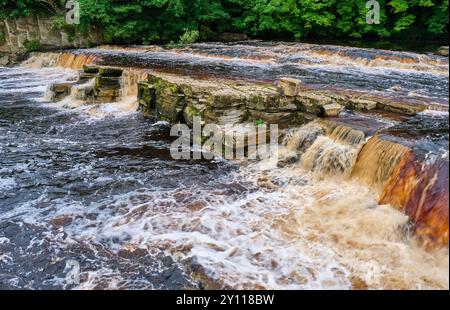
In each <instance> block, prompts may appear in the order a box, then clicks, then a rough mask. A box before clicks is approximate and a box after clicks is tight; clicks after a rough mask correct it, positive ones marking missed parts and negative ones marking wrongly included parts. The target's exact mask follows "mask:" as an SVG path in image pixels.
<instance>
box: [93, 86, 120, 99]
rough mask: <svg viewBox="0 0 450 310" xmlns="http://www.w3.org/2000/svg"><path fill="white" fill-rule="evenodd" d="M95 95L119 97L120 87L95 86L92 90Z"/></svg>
mask: <svg viewBox="0 0 450 310" xmlns="http://www.w3.org/2000/svg"><path fill="white" fill-rule="evenodd" d="M94 95H95V97H111V98H114V97H119V96H120V89H103V88H96V89H95V90H94Z"/></svg>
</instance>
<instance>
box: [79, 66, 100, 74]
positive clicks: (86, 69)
mask: <svg viewBox="0 0 450 310" xmlns="http://www.w3.org/2000/svg"><path fill="white" fill-rule="evenodd" d="M99 69H100V68H99V67H98V66H95V65H86V66H84V67H83V71H84V72H85V73H91V74H97V73H98V71H99Z"/></svg>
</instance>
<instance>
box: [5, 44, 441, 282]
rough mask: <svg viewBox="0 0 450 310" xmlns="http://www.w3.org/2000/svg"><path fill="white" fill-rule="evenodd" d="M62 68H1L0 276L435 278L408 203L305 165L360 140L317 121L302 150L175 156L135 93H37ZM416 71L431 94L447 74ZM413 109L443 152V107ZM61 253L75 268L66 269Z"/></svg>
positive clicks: (348, 150) (350, 152) (436, 262)
mask: <svg viewBox="0 0 450 310" xmlns="http://www.w3.org/2000/svg"><path fill="white" fill-rule="evenodd" d="M194 48H195V47H194ZM237 50H238V51H239V49H237ZM223 52H225V53H226V50H225V51H223ZM99 53H105V52H99ZM210 53H212V52H211V51H210ZM234 53H236V51H235V52H234ZM108 55H111V54H108ZM114 55H115V56H108V59H109V60H111V59H113V58H114V57H117V54H114ZM447 65H448V62H447ZM244 71H245V70H244ZM249 74H253V72H252V71H249ZM437 74H438V75H440V74H441V73H437ZM75 76H76V72H75V71H71V70H64V69H60V68H43V69H42V68H39V69H33V68H14V69H6V68H0V288H1V289H94V288H95V289H184V288H202V287H203V284H201V283H200V281H199V277H200V276H201V277H203V279H204V278H207V279H208V280H209V281H210V282H211V283H213V285H216V286H217V287H224V288H237V289H243V288H250V289H367V288H369V289H423V288H425V289H426V288H438V289H448V287H449V277H448V274H449V259H448V248H447V249H441V250H435V251H427V250H425V249H424V248H423V247H421V246H420V245H418V244H417V243H416V240H415V238H414V236H412V235H411V234H410V233H409V227H410V222H409V221H408V218H407V217H406V216H405V215H404V214H403V213H402V212H401V211H399V210H396V209H394V208H392V207H390V206H388V205H380V204H378V194H377V193H376V192H375V191H373V189H371V188H370V187H369V186H367V185H362V184H359V183H357V182H355V181H352V180H350V179H348V178H347V172H348V171H345V169H343V171H342V174H341V175H340V174H335V173H333V174H325V176H326V177H323V176H324V172H329V171H327V168H328V166H326V165H327V163H328V162H327V161H326V160H324V161H323V162H320V163H321V164H320V165H321V166H320V165H319V167H318V169H315V168H312V167H310V166H309V165H308V162H307V158H315V157H314V156H317V152H318V151H320V150H322V151H323V150H327V152H326V153H327V154H330V156H332V157H333V158H332V159H333V163H335V162H336V158H337V160H341V161H348V162H350V163H352V162H354V161H355V160H356V156H357V154H358V150H359V147H360V146H358V145H353V146H349V145H342V144H340V143H338V142H336V141H335V140H332V139H330V138H329V137H327V136H324V135H322V136H321V135H320V134H317V135H319V137H318V138H317V135H316V136H315V138H317V140H316V142H315V144H314V145H313V146H312V147H311V148H310V149H309V150H307V151H306V153H305V156H304V158H305V160H303V161H302V162H299V163H287V164H286V165H283V166H281V167H274V166H273V165H272V163H265V162H259V163H247V164H245V165H242V166H238V165H236V164H233V163H229V162H225V161H223V160H220V159H215V160H213V161H200V162H199V161H175V160H173V159H172V158H171V156H170V152H169V148H170V143H171V141H172V138H171V137H170V135H169V134H168V132H169V128H168V126H167V125H166V124H164V123H160V122H156V120H149V119H145V118H143V117H142V116H141V115H140V114H139V113H137V112H135V111H136V108H137V106H136V104H135V103H134V102H133V101H126V100H125V101H123V102H119V103H115V104H105V105H101V106H80V105H75V104H72V105H71V104H67V102H66V103H65V104H54V103H49V102H46V101H45V100H44V99H43V98H44V93H45V89H46V86H47V85H48V84H50V83H52V82H56V81H66V80H70V79H73V78H74V77H75ZM331 76H333V75H331ZM390 76H391V77H392V78H393V79H396V80H402V78H399V77H396V76H395V75H390ZM429 77H430V75H427V74H424V75H423V76H422V79H419V81H417V82H416V84H417V85H419V86H418V88H420V89H422V90H423V92H422V94H421V95H420V96H431V97H433V96H435V97H441V99H442V96H444V95H443V93H444V90H446V89H447V90H448V77H447V78H442V79H441V82H440V83H438V84H436V83H433V80H430V79H429ZM431 77H433V79H436V78H435V75H431ZM381 80H382V79H381ZM381 80H380V81H379V82H378V84H376V83H375V85H373V87H375V88H377V87H378V86H377V85H380V86H379V87H382V86H383V85H382V83H385V82H382V81H381ZM408 83H409V82H408ZM430 83H433V85H431V84H430ZM367 85H368V84H364V85H362V86H361V87H365V88H367V87H368V86H367ZM408 85H410V84H408ZM446 96H448V94H447V95H446ZM444 99H445V98H444ZM444 101H445V100H444ZM447 101H448V99H447ZM447 104H448V103H447ZM420 117H425V118H426V120H428V121H430V122H431V123H433V124H435V123H437V124H440V125H439V126H438V128H437V131H438V133H439V134H438V137H437V138H436V141H438V142H436V143H434V142H433V139H431V140H430V139H422V138H423V137H422V136H421V137H422V138H421V139H422V140H424V141H425V142H424V143H423V145H427V144H426V143H429V144H431V145H432V146H431V147H428V146H425V148H426V149H425V151H424V153H427V152H431V153H434V154H435V155H436V154H437V155H436V156H443V155H442V154H444V153H445V152H447V155H446V156H447V160H448V135H445V134H443V133H442V126H447V128H448V120H447V121H446V119H447V117H448V115H447V116H445V115H444V116H442V113H440V114H438V116H436V115H422V116H418V117H417V118H415V119H412V120H411V119H410V120H409V123H411V125H410V126H413V127H416V125H414V124H415V123H414V120H417V121H416V122H419V123H422V122H420ZM436 119H437V120H436ZM380 121H381V120H380ZM389 122H391V120H390V121H389ZM389 122H387V121H386V124H391V123H389ZM409 123H408V122H404V123H403V124H409ZM383 124H384V123H383ZM442 124H444V125H442ZM445 124H447V125H445ZM391 125H392V126H391ZM391 125H383V126H386V127H389V126H391V127H392V128H394V129H395V128H397V127H396V126H400V125H399V122H394V121H392V124H391ZM314 126H315V125H314V124H310V125H306V127H305V128H300V129H299V131H297V132H294V133H293V135H294V136H299V135H300V136H302V135H306V136H308V135H310V134H314V132H315V130H316V128H315V127H314ZM404 126H407V125H404ZM392 131H393V132H395V130H392ZM391 136H392V137H397V136H401V135H400V134H399V135H394V134H392V133H391ZM428 136H429V135H428V134H427V137H428ZM431 138H433V137H431ZM414 139H415V138H414ZM430 141H431V142H430ZM289 144H290V143H289V141H287V142H286V148H287V150H286V151H289V149H288V146H289ZM421 145H422V144H421ZM336 156H337V157H336ZM322 159H323V158H322ZM328 164H329V163H328ZM74 264H75V266H78V265H79V269H80V283H71V282H70V281H69V282H68V281H67V275H68V274H70V272H71V271H73V268H74Z"/></svg>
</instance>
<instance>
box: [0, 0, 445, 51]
mask: <svg viewBox="0 0 450 310" xmlns="http://www.w3.org/2000/svg"><path fill="white" fill-rule="evenodd" d="M78 1H79V3H80V8H81V12H80V14H81V25H80V27H83V26H86V25H89V24H95V25H97V26H100V27H101V29H103V32H104V36H105V38H106V40H107V41H108V42H111V43H122V44H126V43H152V42H169V41H173V40H178V38H179V37H180V36H181V35H182V34H183V33H185V32H186V31H199V35H200V38H201V39H204V40H207V39H210V38H212V37H214V34H216V33H221V32H238V33H243V34H247V35H250V36H254V37H261V38H283V39H300V38H320V37H324V38H329V37H351V38H362V37H368V36H369V37H372V36H375V37H381V38H433V37H435V38H442V36H443V35H445V36H448V0H378V2H379V3H380V8H381V12H380V17H381V23H380V24H378V25H377V24H372V25H370V24H368V23H367V22H366V14H367V11H368V9H367V8H366V3H367V1H366V0H78ZM65 2H66V1H64V0H0V17H1V18H5V17H11V18H16V17H20V16H27V15H30V14H40V15H42V14H43V15H54V14H58V13H59V14H62V12H63V8H64V3H65Z"/></svg>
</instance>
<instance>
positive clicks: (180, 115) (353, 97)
mask: <svg viewBox="0 0 450 310" xmlns="http://www.w3.org/2000/svg"><path fill="white" fill-rule="evenodd" d="M130 70H131V71H132V70H133V69H132V68H131V69H130V68H115V67H107V66H97V65H87V66H84V68H83V70H80V72H79V78H78V81H76V82H68V83H59V84H53V85H50V86H49V89H48V92H47V93H48V98H49V99H51V100H53V101H60V100H62V99H64V98H65V97H67V96H71V97H72V98H73V99H75V100H81V101H84V102H86V103H88V104H101V103H107V102H108V103H110V102H116V101H119V100H120V99H121V97H122V94H123V93H124V89H123V88H124V85H128V84H129V83H128V84H127V80H126V79H127V77H126V74H124V72H125V71H126V72H128V71H130ZM139 76H140V80H141V81H140V82H136V81H133V83H134V84H136V83H137V84H138V85H137V89H138V91H137V99H138V101H139V107H140V110H141V111H142V112H143V113H144V114H145V115H146V116H152V117H157V118H159V119H161V120H164V121H168V122H170V123H180V122H181V123H186V124H188V125H190V126H191V125H192V122H193V118H194V117H195V116H200V117H201V118H202V120H203V121H204V122H205V123H213V124H217V125H219V126H235V125H241V124H261V123H262V124H278V126H279V128H280V129H284V128H288V127H292V126H300V125H303V124H305V123H308V122H310V121H312V120H314V119H316V118H319V117H339V115H340V113H341V112H342V111H343V110H344V109H348V110H354V111H371V110H384V111H389V112H394V113H398V114H402V115H415V114H417V113H419V112H421V111H424V110H426V109H427V108H429V106H428V105H427V104H426V103H417V102H409V101H401V100H397V99H393V98H386V97H376V96H372V95H370V94H367V93H360V92H352V91H340V90H334V89H311V88H308V87H306V86H305V85H303V84H302V82H301V81H300V80H297V79H293V78H289V77H286V78H282V79H280V80H279V81H277V82H276V83H273V84H268V83H266V84H264V83H254V82H249V81H236V80H227V79H204V80H203V79H196V78H193V77H189V76H182V75H176V74H169V73H160V72H149V73H148V74H147V73H145V74H144V75H141V74H140V75H139Z"/></svg>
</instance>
